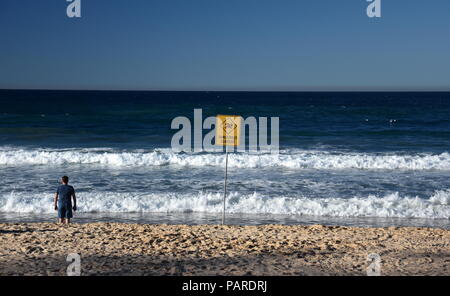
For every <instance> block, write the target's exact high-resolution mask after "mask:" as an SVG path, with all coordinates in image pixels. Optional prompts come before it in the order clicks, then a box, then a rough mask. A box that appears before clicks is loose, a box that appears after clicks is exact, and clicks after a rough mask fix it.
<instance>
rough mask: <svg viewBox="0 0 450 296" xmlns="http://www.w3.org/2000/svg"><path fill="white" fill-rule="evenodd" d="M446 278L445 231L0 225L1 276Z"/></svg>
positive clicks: (449, 242)
mask: <svg viewBox="0 0 450 296" xmlns="http://www.w3.org/2000/svg"><path fill="white" fill-rule="evenodd" d="M69 253H79V254H81V274H82V275H366V269H367V267H368V265H369V262H368V261H367V256H368V255H369V254H371V253H377V254H379V255H380V256H381V260H382V261H381V275H450V231H449V230H443V229H432V228H410V227H397V228H394V227H389V228H356V227H339V226H320V225H315V226H283V225H266V226H218V225H200V226H186V225H136V224H118V223H92V224H71V225H57V224H52V223H30V224H0V274H1V275H65V274H66V268H67V266H68V264H69V263H68V262H66V257H67V255H68V254H69Z"/></svg>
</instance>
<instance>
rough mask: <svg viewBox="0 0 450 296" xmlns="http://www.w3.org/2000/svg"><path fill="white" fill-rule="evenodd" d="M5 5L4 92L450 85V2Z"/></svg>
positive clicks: (29, 0) (111, 0) (61, 1)
mask: <svg viewBox="0 0 450 296" xmlns="http://www.w3.org/2000/svg"><path fill="white" fill-rule="evenodd" d="M81 1H82V17H81V19H70V18H68V17H67V16H66V7H67V5H68V2H66V1H65V0H1V1H0V88H40V89H138V90H152V89H165V90H450V1H449V0H432V1H424V0H382V18H381V19H370V18H368V17H367V15H366V7H367V5H368V3H367V2H366V1H365V0H129V1H126V0H81Z"/></svg>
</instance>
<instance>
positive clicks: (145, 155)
mask: <svg viewBox="0 0 450 296" xmlns="http://www.w3.org/2000/svg"><path fill="white" fill-rule="evenodd" d="M224 161H225V159H224V157H223V155H222V154H220V153H176V152H172V151H171V150H170V149H164V150H155V151H114V150H106V149H66V150H52V149H32V150H27V149H17V148H14V149H5V148H2V149H0V165H6V166H18V165H64V164H97V165H103V166H110V167H136V166H168V165H172V166H192V167H205V166H213V167H214V166H224ZM229 166H230V167H235V168H265V167H285V168H290V169H305V168H306V169H307V168H311V169H365V170H372V169H386V170H394V169H401V170H450V154H449V153H447V152H444V153H441V154H431V153H429V154H425V153H421V154H387V153H386V154H376V153H372V154H370V153H356V152H348V153H337V152H334V153H333V152H324V151H303V150H290V151H281V153H280V154H268V153H265V154H248V153H236V154H230V157H229Z"/></svg>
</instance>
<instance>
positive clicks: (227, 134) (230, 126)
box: [216, 115, 242, 146]
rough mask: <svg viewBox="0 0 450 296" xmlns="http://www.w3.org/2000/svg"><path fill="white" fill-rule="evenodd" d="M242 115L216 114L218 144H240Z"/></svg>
mask: <svg viewBox="0 0 450 296" xmlns="http://www.w3.org/2000/svg"><path fill="white" fill-rule="evenodd" d="M241 121H242V117H240V116H237V115H217V116H216V145H218V146H239V138H240V136H241Z"/></svg>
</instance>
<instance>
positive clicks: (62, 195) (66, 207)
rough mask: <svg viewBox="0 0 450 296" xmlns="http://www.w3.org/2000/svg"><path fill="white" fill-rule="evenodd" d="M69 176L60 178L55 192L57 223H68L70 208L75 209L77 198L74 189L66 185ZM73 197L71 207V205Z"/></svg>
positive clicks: (70, 214)
mask: <svg viewBox="0 0 450 296" xmlns="http://www.w3.org/2000/svg"><path fill="white" fill-rule="evenodd" d="M68 183H69V177H67V176H64V177H62V178H61V185H59V187H58V189H57V190H56V194H55V211H58V218H59V223H67V224H68V223H70V219H71V218H72V216H73V215H72V210H74V211H76V210H77V199H76V197H75V189H74V188H73V187H72V186H70V185H68ZM72 198H73V207H72Z"/></svg>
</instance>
